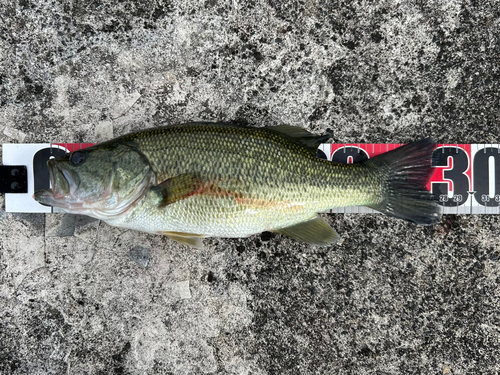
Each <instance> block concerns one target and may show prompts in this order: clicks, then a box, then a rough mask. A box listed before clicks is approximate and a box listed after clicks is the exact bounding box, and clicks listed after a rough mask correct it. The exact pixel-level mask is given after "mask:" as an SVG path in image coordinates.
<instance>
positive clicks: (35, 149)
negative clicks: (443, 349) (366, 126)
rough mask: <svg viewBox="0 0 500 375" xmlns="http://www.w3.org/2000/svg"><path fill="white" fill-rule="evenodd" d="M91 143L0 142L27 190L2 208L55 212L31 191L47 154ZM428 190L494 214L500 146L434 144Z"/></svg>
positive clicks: (341, 156) (336, 148)
mask: <svg viewBox="0 0 500 375" xmlns="http://www.w3.org/2000/svg"><path fill="white" fill-rule="evenodd" d="M89 146H92V143H38V144H4V145H3V154H2V155H3V164H4V165H25V166H26V167H27V174H28V192H27V193H24V194H23V193H18V194H5V208H6V211H7V212H42V213H43V212H45V213H48V212H57V210H56V209H53V208H51V207H46V206H42V205H40V204H39V203H38V202H36V201H35V200H34V199H33V198H32V195H33V193H34V191H36V190H38V189H46V188H48V187H49V184H50V182H49V174H48V169H47V166H46V163H47V160H49V158H51V157H56V156H58V155H62V154H64V153H66V152H72V151H75V150H80V149H83V148H86V147H89ZM400 146H401V144H364V143H355V144H322V145H320V147H319V149H318V156H320V157H322V158H324V159H327V160H333V161H336V162H340V163H353V162H360V161H363V160H366V159H369V158H372V157H374V156H376V155H379V154H381V153H384V152H387V151H391V150H394V149H395V148H397V147H400ZM433 156H434V157H433V167H434V168H435V170H434V173H433V175H432V178H431V180H430V182H429V184H428V189H429V190H430V191H432V192H433V193H434V196H435V198H436V201H437V203H438V204H439V205H440V206H441V207H442V212H443V213H452V214H500V145H499V144H439V145H438V148H437V149H436V150H435V151H434V155H433ZM332 212H338V213H372V212H376V211H374V210H372V209H370V208H367V207H342V208H338V209H334V210H332Z"/></svg>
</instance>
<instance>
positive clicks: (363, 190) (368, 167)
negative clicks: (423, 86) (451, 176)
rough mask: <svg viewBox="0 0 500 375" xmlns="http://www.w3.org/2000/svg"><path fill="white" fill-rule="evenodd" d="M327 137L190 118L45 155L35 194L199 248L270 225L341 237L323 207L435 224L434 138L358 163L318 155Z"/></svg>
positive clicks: (295, 234) (307, 236) (316, 239)
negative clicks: (45, 175) (431, 185)
mask: <svg viewBox="0 0 500 375" xmlns="http://www.w3.org/2000/svg"><path fill="white" fill-rule="evenodd" d="M326 139H328V136H326V137H321V136H316V135H313V134H311V133H309V132H307V131H305V130H303V129H301V128H297V127H291V126H275V127H264V128H254V127H246V126H237V125H232V124H215V123H192V124H184V125H177V126H168V127H162V128H153V129H149V130H144V131H140V132H136V133H131V134H128V135H125V136H122V137H119V138H116V139H113V140H111V141H108V142H105V143H101V144H98V145H95V146H92V147H89V148H86V149H83V150H80V151H75V152H73V153H71V154H68V155H64V156H61V157H58V158H56V159H52V160H50V161H49V162H48V166H49V170H50V175H51V186H52V187H51V189H50V190H40V191H37V192H36V193H35V195H34V197H35V199H36V200H37V201H38V202H40V203H42V204H45V205H51V206H54V207H59V208H61V209H63V210H64V211H65V212H69V213H75V214H83V215H88V216H92V217H95V218H98V219H101V220H104V221H105V222H107V223H108V224H111V225H115V226H118V227H123V228H129V229H134V230H138V231H144V232H149V233H159V234H163V235H166V236H168V237H170V238H172V239H174V240H177V241H179V242H182V243H185V244H188V245H192V246H200V244H201V238H203V237H245V236H250V235H252V234H255V233H260V232H262V231H273V232H278V233H282V234H284V235H287V236H290V237H292V238H296V239H298V240H301V241H305V242H308V243H311V244H316V245H328V244H331V243H334V242H335V241H336V240H337V239H338V235H337V233H336V232H335V231H334V230H333V229H332V228H331V227H330V226H329V225H327V224H326V223H325V222H324V221H323V220H322V219H321V218H320V217H319V216H318V214H317V213H318V212H321V211H325V210H328V209H331V208H334V207H344V206H356V205H363V206H369V207H372V208H374V209H376V210H378V211H381V212H383V213H385V214H387V215H390V216H395V217H398V218H401V219H404V220H407V221H411V222H414V223H416V224H424V225H426V224H427V225H428V224H433V223H435V222H436V221H437V220H438V219H439V215H438V212H439V211H438V206H437V205H436V204H435V202H434V201H433V199H432V196H431V193H430V192H429V191H427V189H426V184H427V182H428V180H429V178H430V175H431V170H432V169H431V161H430V160H431V155H432V151H433V150H434V148H435V144H434V142H433V141H432V140H429V139H427V140H423V141H419V142H415V143H412V144H409V145H406V146H403V147H400V148H398V149H396V150H394V151H391V152H388V153H386V154H383V155H380V156H377V157H374V158H372V159H370V160H368V161H366V162H364V163H359V164H338V163H333V162H329V161H326V160H323V159H319V158H317V157H316V150H317V147H318V145H319V144H320V143H322V142H324V141H325V140H326Z"/></svg>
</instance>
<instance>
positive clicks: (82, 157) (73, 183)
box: [34, 142, 154, 219]
mask: <svg viewBox="0 0 500 375" xmlns="http://www.w3.org/2000/svg"><path fill="white" fill-rule="evenodd" d="M47 166H48V168H49V174H50V183H51V189H46V190H39V191H37V192H35V194H34V198H35V200H36V201H38V202H39V203H41V204H43V205H48V206H53V207H59V208H61V209H63V210H64V211H65V212H70V213H79V214H84V215H89V216H93V217H97V218H99V219H106V218H110V217H113V216H116V215H119V214H121V213H123V212H124V211H125V210H127V208H129V207H130V205H131V204H133V203H134V202H135V201H137V199H139V198H140V197H141V196H142V195H143V194H145V192H146V190H147V189H148V187H149V185H150V183H151V182H152V181H153V175H154V174H153V171H152V169H151V167H150V165H149V162H148V160H147V158H146V157H145V156H144V155H143V154H142V153H141V152H140V151H139V150H138V149H137V148H136V147H134V145H133V144H128V143H119V142H118V143H117V142H114V143H109V142H108V143H103V144H102V145H96V146H92V147H89V148H86V149H83V150H78V151H74V152H72V153H70V154H66V155H62V156H60V157H57V158H54V159H50V160H49V161H48V162H47Z"/></svg>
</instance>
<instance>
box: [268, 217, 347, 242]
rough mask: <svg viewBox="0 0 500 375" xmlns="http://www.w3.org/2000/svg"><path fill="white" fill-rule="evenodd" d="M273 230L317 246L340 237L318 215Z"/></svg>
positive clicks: (335, 240)
mask: <svg viewBox="0 0 500 375" xmlns="http://www.w3.org/2000/svg"><path fill="white" fill-rule="evenodd" d="M274 232H277V233H281V234H283V235H285V236H288V237H291V238H295V239H296V240H300V241H303V242H307V243H310V244H312V245H319V246H327V245H332V244H334V243H335V242H337V241H338V240H339V238H340V237H339V235H338V234H337V232H335V231H334V230H333V229H332V227H330V226H329V225H328V224H327V223H325V221H324V220H323V219H322V218H321V217H319V216H316V217H315V218H313V219H312V220H308V221H304V222H302V223H299V224H295V225H292V226H290V227H286V228H282V229H278V230H275V231H274Z"/></svg>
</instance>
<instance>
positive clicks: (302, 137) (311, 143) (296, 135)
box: [266, 125, 330, 155]
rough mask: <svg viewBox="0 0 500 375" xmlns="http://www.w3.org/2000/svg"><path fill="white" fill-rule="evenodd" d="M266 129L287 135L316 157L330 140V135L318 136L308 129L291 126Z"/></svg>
mask: <svg viewBox="0 0 500 375" xmlns="http://www.w3.org/2000/svg"><path fill="white" fill-rule="evenodd" d="M266 129H269V130H272V131H275V132H278V133H281V134H285V135H287V136H288V137H290V138H291V140H292V141H295V142H297V143H299V144H301V145H302V146H305V147H306V148H307V149H309V151H311V152H312V153H313V154H314V155H316V151H317V149H318V147H319V145H320V144H321V143H324V142H326V141H327V140H328V139H329V138H330V135H329V134H326V135H316V134H313V133H311V132H309V131H308V130H306V129H303V128H299V127H297V126H290V125H278V126H267V127H266Z"/></svg>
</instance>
